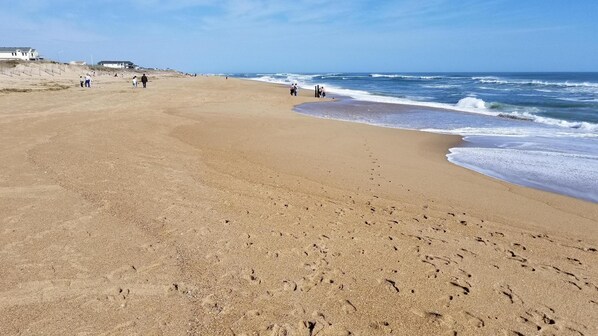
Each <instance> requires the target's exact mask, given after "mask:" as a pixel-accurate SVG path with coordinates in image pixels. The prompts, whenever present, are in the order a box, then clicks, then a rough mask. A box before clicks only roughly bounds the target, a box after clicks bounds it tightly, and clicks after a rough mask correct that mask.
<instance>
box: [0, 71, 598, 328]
mask: <svg viewBox="0 0 598 336" xmlns="http://www.w3.org/2000/svg"><path fill="white" fill-rule="evenodd" d="M76 74H77V72H76V71H75V75H76ZM156 76H157V75H154V76H153V77H151V76H150V83H149V85H148V89H145V90H144V89H141V88H138V89H132V88H131V87H130V83H129V79H122V78H116V79H115V78H111V77H109V76H104V77H102V76H99V77H98V78H96V80H95V82H94V84H95V87H94V88H92V89H82V88H77V87H75V85H72V79H73V78H76V77H78V76H76V77H73V78H71V77H69V78H66V79H63V81H66V83H61V82H60V81H56V82H57V83H59V84H60V85H67V86H68V85H70V86H71V87H70V88H69V89H65V90H58V91H48V90H36V91H32V92H22V93H19V92H9V93H7V92H8V91H5V92H4V93H0V141H1V144H2V145H1V146H0V158H1V160H0V233H1V234H0V334H2V335H41V334H43V335H184V334H192V335H244V334H245V335H319V336H323V335H586V336H588V335H598V251H597V248H598V205H596V204H594V203H588V202H584V201H580V200H575V199H572V198H568V197H564V196H560V195H556V194H551V193H546V192H542V191H537V190H532V189H528V188H523V187H518V186H514V185H511V184H508V183H504V182H501V181H497V180H494V179H491V178H488V177H485V176H482V175H479V174H477V173H474V172H471V171H468V170H465V169H463V168H460V167H457V166H454V165H452V164H450V163H448V162H447V161H446V159H445V154H446V152H447V149H448V148H450V147H451V146H454V145H455V144H457V143H458V142H459V141H460V140H459V138H457V137H450V136H442V135H435V134H425V133H419V132H408V131H401V130H395V129H384V128H377V127H372V126H367V125H360V124H353V123H345V122H339V121H333V120H323V119H316V118H311V117H307V116H302V115H298V114H296V113H293V112H292V111H291V109H292V106H293V105H294V104H297V103H299V102H306V101H314V100H315V99H314V98H310V95H311V93H310V92H305V91H304V92H301V94H300V96H299V97H291V96H290V95H289V94H288V91H287V88H286V87H282V86H275V85H267V84H261V83H255V82H248V81H241V80H236V79H228V80H226V79H224V78H220V77H212V78H207V77H197V78H170V77H168V76H165V77H161V78H157V77H156ZM9 80H13V81H14V78H13V77H10V76H2V75H0V83H3V85H5V87H6V86H10V85H12V84H10V83H8V84H6V83H7V81H9Z"/></svg>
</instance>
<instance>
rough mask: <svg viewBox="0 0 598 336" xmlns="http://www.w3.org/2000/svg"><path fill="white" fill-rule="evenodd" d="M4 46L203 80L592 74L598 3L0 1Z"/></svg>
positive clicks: (597, 47) (597, 53) (596, 61)
mask: <svg viewBox="0 0 598 336" xmlns="http://www.w3.org/2000/svg"><path fill="white" fill-rule="evenodd" d="M0 5H1V8H2V11H0V31H1V32H2V36H1V37H0V46H32V47H34V48H37V49H38V50H39V51H40V53H41V54H42V55H43V56H45V57H46V58H50V59H59V60H61V61H71V60H85V61H87V62H90V61H91V59H92V58H93V61H94V62H98V61H100V60H114V59H118V60H130V61H133V62H135V63H136V64H139V65H142V66H147V67H161V68H166V67H170V68H175V69H178V70H182V71H189V72H199V73H229V72H339V71H350V72H369V71H376V72H382V71H388V72H417V71H421V72H426V71H598V37H597V36H598V0H575V1H572V0H484V1H483V0H478V1H473V0H395V1H385V0H379V1H370V0H353V1H352V0H345V1H333V0H290V1H284V0H278V1H264V0H179V1H174V0H172V1H164V0H162V1H160V0H19V1H15V0H0Z"/></svg>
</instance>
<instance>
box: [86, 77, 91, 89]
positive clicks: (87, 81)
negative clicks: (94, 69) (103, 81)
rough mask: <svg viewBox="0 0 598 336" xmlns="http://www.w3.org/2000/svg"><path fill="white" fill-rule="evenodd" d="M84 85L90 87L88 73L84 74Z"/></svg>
mask: <svg viewBox="0 0 598 336" xmlns="http://www.w3.org/2000/svg"><path fill="white" fill-rule="evenodd" d="M85 87H88V88H90V87H91V76H90V75H89V74H87V75H85Z"/></svg>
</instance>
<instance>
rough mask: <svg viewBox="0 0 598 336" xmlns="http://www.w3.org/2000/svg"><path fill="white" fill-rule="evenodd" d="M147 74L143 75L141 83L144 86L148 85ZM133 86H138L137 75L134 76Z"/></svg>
mask: <svg viewBox="0 0 598 336" xmlns="http://www.w3.org/2000/svg"><path fill="white" fill-rule="evenodd" d="M147 82H148V80H147V76H146V75H145V74H143V76H141V84H142V85H143V88H146V87H147ZM133 87H134V88H136V87H137V76H133Z"/></svg>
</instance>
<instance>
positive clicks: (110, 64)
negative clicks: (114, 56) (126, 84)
mask: <svg viewBox="0 0 598 336" xmlns="http://www.w3.org/2000/svg"><path fill="white" fill-rule="evenodd" d="M98 65H101V66H105V67H106V68H114V69H134V68H135V64H133V62H130V61H101V62H98Z"/></svg>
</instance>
